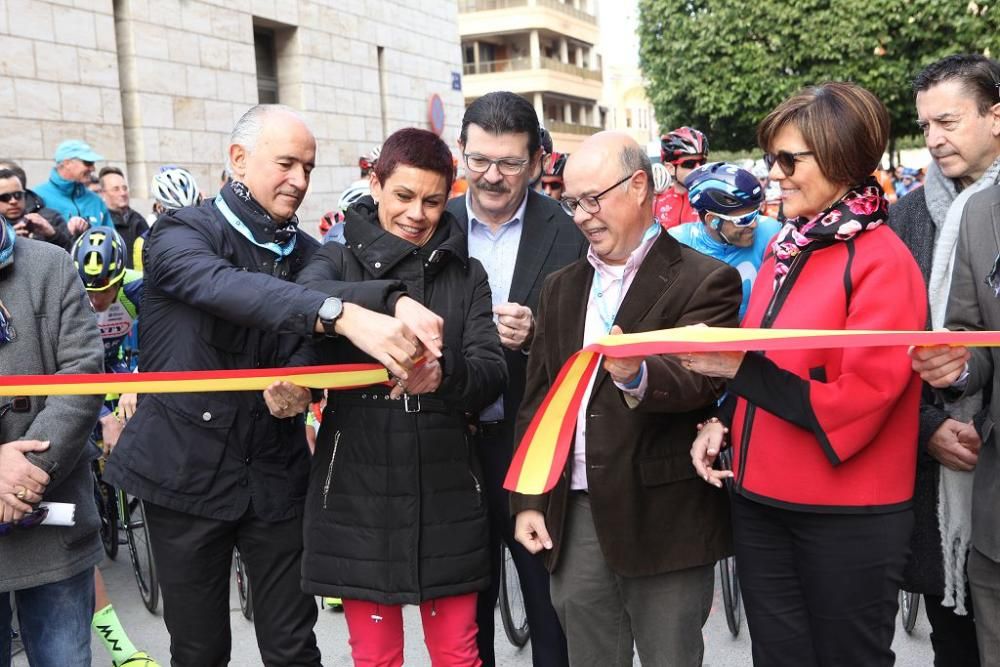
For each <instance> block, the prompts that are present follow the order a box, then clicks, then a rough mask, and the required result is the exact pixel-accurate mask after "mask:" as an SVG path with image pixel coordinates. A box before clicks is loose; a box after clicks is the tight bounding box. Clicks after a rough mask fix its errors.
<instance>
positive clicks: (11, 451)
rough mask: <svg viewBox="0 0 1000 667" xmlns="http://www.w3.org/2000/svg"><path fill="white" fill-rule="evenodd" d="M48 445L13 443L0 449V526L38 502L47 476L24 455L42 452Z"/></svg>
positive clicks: (35, 442)
mask: <svg viewBox="0 0 1000 667" xmlns="http://www.w3.org/2000/svg"><path fill="white" fill-rule="evenodd" d="M48 448H49V443H48V442H42V441H39V440H15V441H13V442H7V443H4V444H2V445H0V523H6V522H8V521H17V520H18V519H20V518H21V517H22V516H24V515H25V514H26V513H27V512H30V511H31V505H32V504H34V503H37V502H39V501H41V499H42V494H43V493H45V487H46V486H48V484H49V475H48V473H46V472H45V471H44V470H42V469H41V468H39V467H38V466H36V465H34V464H32V463H31V462H30V461H28V459H27V458H26V457H25V453H26V452H42V451H45V450H46V449H48Z"/></svg>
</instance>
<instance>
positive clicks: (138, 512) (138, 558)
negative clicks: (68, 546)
mask: <svg viewBox="0 0 1000 667" xmlns="http://www.w3.org/2000/svg"><path fill="white" fill-rule="evenodd" d="M119 494H120V495H119V498H118V502H119V503H121V505H122V506H123V507H124V508H125V512H124V516H123V519H124V521H123V522H122V524H123V525H124V526H125V534H126V537H127V538H128V539H127V541H128V551H129V555H130V556H131V558H132V572H133V573H134V574H135V583H136V584H137V585H138V586H139V595H140V596H142V603H143V604H144V605H146V609H148V610H149V612H150V613H151V614H155V613H156V610H157V609H158V608H159V606H160V585H159V581H158V580H157V577H156V562H155V561H154V560H153V548H152V546H151V545H150V544H149V532H148V529H147V526H146V508H145V507H144V506H143V504H142V501H141V500H140V499H138V498H132V499H131V500H129V499H128V497H127V496H126V495H125V492H124V491H120V492H119Z"/></svg>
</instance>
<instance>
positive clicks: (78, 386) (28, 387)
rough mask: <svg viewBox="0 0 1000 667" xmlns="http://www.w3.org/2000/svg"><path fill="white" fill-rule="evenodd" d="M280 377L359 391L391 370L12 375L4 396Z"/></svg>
mask: <svg viewBox="0 0 1000 667" xmlns="http://www.w3.org/2000/svg"><path fill="white" fill-rule="evenodd" d="M280 380H283V381H285V382H291V383H293V384H297V385H299V386H301V387H308V388H310V389H357V388H361V387H368V386H370V385H374V384H381V383H385V382H388V380H389V374H388V372H387V371H386V369H385V368H383V367H382V366H379V365H377V364H342V365H335V366H301V367H294V368H252V369H239V370H220V371H161V372H155V373H91V374H84V373H80V374H57V375H6V376H2V377H0V395H3V396H59V395H67V394H99V395H102V396H103V395H105V394H125V393H136V394H170V393H186V392H203V391H263V390H264V389H266V388H267V387H269V386H270V385H271V384H272V383H274V382H278V381H280Z"/></svg>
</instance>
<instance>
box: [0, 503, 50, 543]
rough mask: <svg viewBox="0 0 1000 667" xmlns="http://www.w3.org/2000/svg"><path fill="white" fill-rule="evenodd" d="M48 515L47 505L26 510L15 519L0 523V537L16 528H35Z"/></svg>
mask: <svg viewBox="0 0 1000 667" xmlns="http://www.w3.org/2000/svg"><path fill="white" fill-rule="evenodd" d="M48 515H49V508H48V507H37V508H35V509H34V510H33V511H31V512H28V513H27V514H25V515H24V516H22V517H21V518H20V519H18V520H17V521H8V522H7V523H0V537H5V536H7V535H10V534H11V533H12V532H14V531H15V530H16V529H18V528H20V529H22V530H25V529H27V528H35V527H36V526H40V525H41V524H42V522H43V521H45V517H47V516H48Z"/></svg>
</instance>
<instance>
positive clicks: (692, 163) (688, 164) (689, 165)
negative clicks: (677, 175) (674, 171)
mask: <svg viewBox="0 0 1000 667" xmlns="http://www.w3.org/2000/svg"><path fill="white" fill-rule="evenodd" d="M703 164H705V161H704V160H698V159H693V160H681V161H680V162H674V166H675V167H683V168H684V169H697V168H698V167H700V166H701V165H703Z"/></svg>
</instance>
